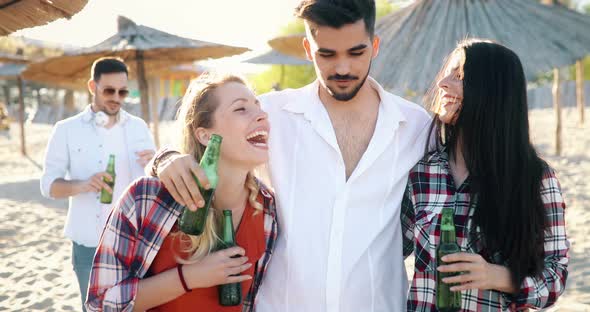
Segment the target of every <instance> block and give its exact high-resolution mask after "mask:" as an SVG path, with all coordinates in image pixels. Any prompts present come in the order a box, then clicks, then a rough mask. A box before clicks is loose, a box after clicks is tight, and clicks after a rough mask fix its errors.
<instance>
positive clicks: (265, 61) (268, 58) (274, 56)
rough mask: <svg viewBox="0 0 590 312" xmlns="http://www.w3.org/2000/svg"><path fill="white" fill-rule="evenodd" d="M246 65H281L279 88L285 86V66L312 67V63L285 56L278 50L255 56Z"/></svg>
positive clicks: (246, 61)
mask: <svg viewBox="0 0 590 312" xmlns="http://www.w3.org/2000/svg"><path fill="white" fill-rule="evenodd" d="M244 62H245V63H251V64H261V65H280V66H281V78H280V80H279V86H281V87H282V86H283V84H284V82H285V66H286V65H290V66H299V65H311V62H310V61H308V60H305V59H301V58H298V57H294V56H290V55H286V54H283V53H281V52H279V51H277V50H274V49H273V50H270V51H268V52H266V53H264V54H261V55H258V56H255V57H253V58H250V59H247V60H245V61H244Z"/></svg>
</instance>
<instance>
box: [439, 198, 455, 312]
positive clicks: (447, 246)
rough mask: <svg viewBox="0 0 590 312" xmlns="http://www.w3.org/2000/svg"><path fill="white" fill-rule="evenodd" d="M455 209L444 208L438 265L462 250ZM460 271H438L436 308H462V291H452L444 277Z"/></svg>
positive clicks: (451, 310) (449, 311) (442, 311)
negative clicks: (443, 258)
mask: <svg viewBox="0 0 590 312" xmlns="http://www.w3.org/2000/svg"><path fill="white" fill-rule="evenodd" d="M454 214H455V212H454V210H453V209H452V208H443V210H442V222H441V226H440V235H441V236H440V243H439V245H438V248H437V249H436V258H437V259H436V260H437V265H443V264H444V263H443V261H442V260H441V258H442V257H444V256H446V255H450V254H453V253H457V252H460V251H461V249H460V248H459V245H457V237H456V235H455V222H454V221H453V217H454ZM458 274H459V273H447V272H439V271H438V270H437V271H436V308H437V309H438V311H440V312H454V311H459V310H461V292H458V291H457V292H454V291H451V289H450V288H451V286H452V285H451V284H446V283H445V282H443V281H442V280H443V278H446V277H450V276H455V275H458Z"/></svg>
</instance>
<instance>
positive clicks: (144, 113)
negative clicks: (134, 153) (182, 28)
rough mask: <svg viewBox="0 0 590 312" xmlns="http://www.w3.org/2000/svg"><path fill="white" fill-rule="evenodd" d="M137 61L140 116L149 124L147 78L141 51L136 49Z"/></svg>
mask: <svg viewBox="0 0 590 312" xmlns="http://www.w3.org/2000/svg"><path fill="white" fill-rule="evenodd" d="M136 61H137V84H138V86H139V96H140V105H141V118H143V120H144V121H145V122H146V123H147V124H148V125H149V123H150V108H149V93H148V85H147V80H146V78H145V67H144V63H143V51H139V50H138V51H136Z"/></svg>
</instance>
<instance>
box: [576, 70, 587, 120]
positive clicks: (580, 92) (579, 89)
mask: <svg viewBox="0 0 590 312" xmlns="http://www.w3.org/2000/svg"><path fill="white" fill-rule="evenodd" d="M576 101H577V103H578V105H577V106H578V113H579V118H580V119H579V120H580V125H583V124H584V105H585V98H584V64H582V61H581V60H579V61H577V62H576Z"/></svg>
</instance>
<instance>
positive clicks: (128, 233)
mask: <svg viewBox="0 0 590 312" xmlns="http://www.w3.org/2000/svg"><path fill="white" fill-rule="evenodd" d="M259 185H260V194H261V195H262V196H261V197H262V198H263V207H264V209H263V212H264V232H265V236H266V250H265V252H264V255H263V256H262V258H260V260H259V261H258V262H257V264H256V271H255V273H254V276H253V282H252V287H251V288H250V290H249V292H248V295H247V296H246V298H244V302H243V308H242V311H253V309H254V302H255V298H256V293H257V292H258V289H259V287H260V283H261V282H262V278H263V275H264V272H265V270H266V268H267V265H268V262H269V260H270V258H271V255H272V251H273V249H274V245H275V241H276V237H277V230H278V227H277V216H276V210H275V204H274V197H273V195H272V194H271V192H270V191H269V190H268V189H267V188H265V187H264V185H262V184H260V183H259ZM183 209H184V207H183V206H181V205H180V204H178V203H177V202H176V201H174V199H173V198H172V196H171V195H170V193H169V192H168V191H167V190H166V188H165V187H164V186H163V184H162V183H161V182H160V181H159V180H158V179H155V178H147V177H144V178H140V179H138V180H136V181H135V182H133V183H132V184H131V185H130V186H129V187H128V189H127V190H126V191H125V193H124V194H123V196H122V197H121V198H120V199H119V201H118V203H117V205H116V206H115V207H114V208H113V211H112V212H111V215H110V216H109V219H108V221H107V224H106V227H105V229H104V231H103V233H102V236H101V239H100V242H99V246H98V248H97V251H96V254H95V256H94V263H93V265H92V271H91V274H90V284H89V287H88V298H87V300H86V308H87V309H88V311H132V310H133V306H134V303H135V297H136V295H137V288H138V283H139V280H140V279H141V278H142V277H144V276H145V275H146V273H147V272H148V269H149V268H150V265H151V264H152V262H153V260H154V258H155V257H156V254H157V253H158V250H159V249H160V247H161V246H162V244H163V242H164V239H165V238H166V236H167V235H168V233H169V232H170V230H171V229H172V226H173V225H174V224H175V222H176V220H177V219H178V217H179V216H180V214H181V213H182V211H183Z"/></svg>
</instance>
